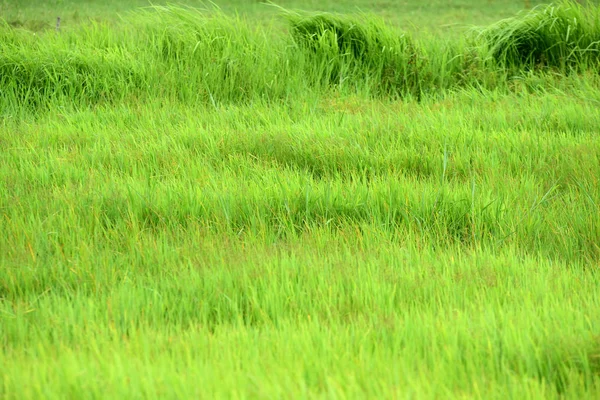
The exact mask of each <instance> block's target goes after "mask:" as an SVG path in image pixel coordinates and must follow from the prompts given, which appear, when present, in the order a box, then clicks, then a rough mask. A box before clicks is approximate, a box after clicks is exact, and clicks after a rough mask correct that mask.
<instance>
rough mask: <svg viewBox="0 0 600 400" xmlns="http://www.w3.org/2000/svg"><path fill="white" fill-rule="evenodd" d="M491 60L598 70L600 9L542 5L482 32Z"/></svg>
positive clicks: (510, 64)
mask: <svg viewBox="0 0 600 400" xmlns="http://www.w3.org/2000/svg"><path fill="white" fill-rule="evenodd" d="M482 37H483V38H484V42H485V44H487V47H488V48H489V50H490V51H491V55H492V57H493V58H494V59H495V60H496V61H497V62H499V63H500V64H501V65H503V66H505V67H508V68H515V67H516V68H527V69H532V68H539V67H552V68H560V69H562V70H565V71H566V70H572V69H575V70H581V69H585V68H597V66H598V63H599V61H600V8H599V7H598V6H594V5H591V4H589V5H587V6H584V5H581V4H579V3H577V2H574V1H571V0H565V1H561V2H559V3H557V4H555V5H549V6H540V7H537V8H535V9H533V10H532V11H530V12H529V13H527V14H525V15H521V16H517V17H514V18H509V19H506V20H502V21H500V22H498V23H497V24H494V25H493V26H491V27H489V28H487V29H485V30H484V31H483V32H482Z"/></svg>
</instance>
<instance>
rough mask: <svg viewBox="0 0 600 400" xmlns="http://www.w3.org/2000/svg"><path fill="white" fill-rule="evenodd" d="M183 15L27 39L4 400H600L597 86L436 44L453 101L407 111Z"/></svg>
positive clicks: (3, 292) (362, 83)
mask: <svg viewBox="0 0 600 400" xmlns="http://www.w3.org/2000/svg"><path fill="white" fill-rule="evenodd" d="M414 4H416V3H414ZM414 4H413V6H414ZM473 4H475V3H473ZM332 7H334V6H332ZM32 9H33V8H32ZM390 9H392V8H390ZM493 10H494V9H493V7H491V6H490V14H491V13H493V12H494V11H493ZM167 11H169V12H173V13H174V14H175V17H176V18H175V17H174V18H175V19H171V20H169V21H175V20H178V21H180V22H181V21H183V22H181V23H180V25H177V26H176V27H174V28H173V27H171V30H168V29H167V30H165V31H163V32H167V33H166V34H165V35H163V36H160V35H159V34H158V33H157V32H159V31H160V30H161V29H164V28H165V27H168V24H165V25H158V22H157V19H156V18H154V17H153V16H152V15H151V14H147V13H146V14H143V15H142V16H139V15H138V16H137V17H134V18H133V19H132V20H130V21H134V22H132V23H136V24H140V25H136V26H138V27H139V26H144V28H143V29H141V30H137V32H138V34H137V35H138V36H135V35H133V34H131V35H129V36H128V35H127V34H126V33H128V32H133V30H132V31H128V30H127V29H129V28H126V27H125V28H123V27H121V28H118V29H115V30H114V31H112V30H110V29H108V28H107V27H106V26H104V25H102V26H95V27H89V26H87V27H81V28H77V29H75V28H74V29H73V31H68V30H67V31H65V32H61V33H59V34H58V35H56V34H55V33H54V32H46V33H39V32H38V34H37V35H36V37H35V38H34V37H32V36H28V35H30V34H29V33H26V32H21V31H19V32H15V31H13V30H11V29H8V28H4V30H2V31H1V32H2V33H1V35H3V36H1V37H2V39H3V42H2V44H0V45H1V46H4V47H3V49H4V50H5V51H4V52H3V53H2V54H1V55H0V57H3V58H1V59H2V60H4V63H3V64H0V67H1V68H4V69H2V71H3V73H4V75H3V76H2V77H0V79H4V80H3V81H2V82H3V83H4V86H2V92H1V93H0V106H1V108H0V397H1V398H7V399H28V398H31V399H38V398H57V399H58V398H77V399H79V398H316V397H321V398H357V399H359V398H419V399H421V398H432V399H434V398H436V399H437V398H482V399H489V398H498V399H505V398H516V399H521V398H562V397H564V398H577V399H587V398H590V399H595V398H598V397H599V396H600V322H599V321H600V276H599V275H598V273H599V272H600V271H599V263H600V210H599V204H600V181H599V180H600V140H599V138H598V132H599V129H598V128H599V127H600V112H599V111H598V105H599V103H600V94H599V93H600V91H599V90H598V89H599V86H600V78H599V76H598V73H597V69H595V68H596V65H595V64H594V63H593V62H592V61H589V60H587V61H585V63H581V64H578V65H576V67H581V68H574V67H573V68H571V67H569V66H567V65H540V64H539V63H530V62H525V63H523V64H518V63H517V64H516V65H515V64H511V65H507V64H506V63H504V61H506V60H503V59H499V60H498V59H494V58H493V57H492V55H493V52H489V50H490V49H489V48H488V47H487V43H486V42H477V41H476V40H481V37H479V39H472V40H474V42H470V41H466V40H465V41H462V40H458V39H453V40H450V41H448V42H443V41H441V39H439V38H438V39H434V38H433V37H431V36H428V35H425V36H419V35H413V37H412V38H411V39H410V40H411V41H412V42H411V43H413V45H414V49H415V51H416V52H419V54H421V55H422V56H423V57H422V58H421V60H422V63H423V64H422V65H425V66H427V68H428V69H429V71H430V72H431V77H430V78H428V79H429V80H428V81H425V78H423V77H422V76H421V78H419V77H414V78H412V79H413V80H412V81H411V82H413V83H415V86H414V87H411V90H410V91H397V92H390V91H389V90H388V89H389V88H388V89H386V90H379V89H381V87H382V86H381V81H380V80H376V79H374V78H381V77H382V76H383V75H377V74H378V73H379V72H378V70H377V68H375V69H373V68H374V67H373V65H374V63H375V64H377V62H379V61H377V60H379V59H378V58H376V61H374V62H373V61H369V60H367V61H364V59H363V58H361V57H363V56H364V54H366V53H365V52H364V51H361V52H359V56H356V57H354V58H350V59H338V61H339V62H340V64H338V66H340V65H341V71H346V72H348V71H350V72H352V73H353V74H354V75H351V76H352V79H351V82H350V84H348V85H342V84H340V81H339V80H337V81H331V80H327V79H325V81H323V77H330V76H331V75H327V74H324V72H323V71H326V69H324V68H323V67H322V66H317V67H315V68H314V69H312V70H311V68H310V65H311V62H315V60H317V61H318V60H319V59H318V58H315V57H316V56H315V53H311V51H312V50H310V49H309V48H310V46H308V47H303V44H302V43H300V44H298V43H297V42H296V41H295V40H297V39H294V37H293V35H291V34H289V35H288V34H286V33H282V32H280V31H278V30H270V29H268V28H264V27H260V28H256V29H253V28H252V27H249V26H248V25H247V24H246V23H244V22H241V21H236V20H232V19H229V17H226V16H222V15H221V16H218V17H215V18H216V19H203V18H205V17H202V16H200V17H199V16H198V15H197V14H193V13H192V14H188V13H187V11H185V10H181V9H168V10H167ZM168 15H172V14H168ZM427 15H430V14H428V13H423V14H422V15H421V18H426V17H427ZM177 18H179V19H177ZM186 18H187V19H186ZM336 18H338V17H336ZM339 18H347V19H344V21H356V19H353V18H355V17H339ZM361 18H362V17H361ZM185 21H187V24H188V25H186V22H185ZM189 21H192V22H193V23H194V24H196V25H194V26H198V25H197V24H198V23H200V24H201V26H203V27H204V29H205V30H204V31H202V32H204V33H207V34H213V35H214V36H213V39H214V37H222V36H223V33H225V35H226V37H227V40H226V41H222V42H221V44H220V45H219V46H220V47H219V46H216V47H211V45H210V43H211V42H210V40H205V41H201V40H198V41H197V42H198V43H200V44H199V46H200V47H201V48H202V50H203V52H202V53H201V54H200V55H197V56H196V55H194V54H195V53H194V51H193V50H194V49H193V46H191V48H190V45H189V44H190V43H191V40H192V39H193V37H194V35H196V34H197V32H198V31H196V30H194V29H191V28H190V25H189V24H190V23H189ZM198 21H200V22H198ZM360 21H362V22H364V21H365V20H359V23H362V22H360ZM372 21H375V20H373V19H367V20H366V23H367V24H368V23H371V22H372ZM202 24H204V25H202ZM116 26H120V25H118V24H117V25H116ZM152 26H154V28H153V27H152ZM240 26H241V27H245V29H246V30H243V29H242V30H240V29H237V28H238V27H240ZM377 27H379V28H381V29H382V30H384V31H385V32H396V31H395V30H394V29H395V28H389V29H391V31H387V30H386V29H388V28H385V27H383V25H377ZM379 28H377V29H379ZM496 29H497V28H496ZM40 35H41V37H40ZM227 35H229V36H227ZM165 38H167V39H165ZM175 39H178V40H175ZM152 40H158V41H157V42H153V41H152ZM160 40H162V41H160ZM324 40H330V39H324ZM388 40H392V41H394V40H396V39H394V38H393V37H392V38H391V39H389V38H388ZM136 41H138V43H141V44H145V47H143V48H140V49H139V50H136V49H135V46H134V45H135V43H136ZM165 41H168V42H165ZM367 41H368V40H367ZM165 43H169V44H171V45H173V46H172V47H166V50H167V51H166V53H165V52H157V49H163V50H165V47H164V46H162V47H161V46H159V44H162V45H164V44H165ZM294 43H296V45H297V46H298V47H296V48H294V49H297V50H299V51H300V53H294V52H293V51H290V50H286V46H293V45H294ZM269 44H271V47H269ZM326 44H327V43H326ZM330 44H331V42H329V45H330ZM327 49H330V50H332V48H331V47H328V48H327ZM340 49H343V47H340V48H338V49H337V50H336V49H335V48H333V50H332V51H333V52H334V53H335V52H338V51H339V50H340ZM251 50H254V51H256V53H252V52H251ZM269 50H271V51H269ZM317 50H318V51H323V48H319V49H317ZM442 50H443V51H445V52H446V53H443V52H441V51H442ZM436 51H439V52H438V53H436ZM549 51H551V50H549ZM273 53H275V54H273ZM252 54H256V55H258V56H261V57H266V59H262V60H261V59H257V58H256V57H253V56H252ZM317 54H318V52H317ZM327 54H329V55H331V53H327ZM395 54H396V55H395V56H394V57H396V56H398V54H400V56H398V57H400V59H401V56H402V54H404V53H395ZM451 54H453V55H457V54H459V55H461V54H462V55H465V54H467V55H469V54H470V56H469V57H472V58H470V60H471V61H469V62H465V63H463V62H462V61H461V62H460V63H456V64H452V63H453V62H454V61H451V60H452V57H449V55H451ZM488 55H489V58H488ZM219 56H220V57H222V58H219V59H218V60H217V61H214V62H212V63H208V62H204V63H203V61H205V60H204V58H203V57H219ZM194 57H197V58H194ZM286 57H288V58H286ZM294 57H295V58H294ZM327 57H329V56H327ZM327 57H324V58H322V59H321V60H323V59H327ZM344 57H345V56H344ZM231 59H235V60H237V62H238V64H236V66H235V68H237V69H235V71H237V72H238V75H233V78H232V81H233V82H234V85H230V84H228V83H227V82H225V83H223V82H224V81H223V80H221V78H220V77H222V76H221V75H218V74H219V73H221V72H222V70H221V69H220V68H222V67H223V65H227V63H226V62H221V61H222V60H227V61H230V60H231ZM7 60H8V62H7ZM61 60H62V61H61ZM273 60H276V61H277V60H278V61H277V62H280V63H281V64H271V62H272V61H273ZM286 60H287V62H288V64H291V66H290V67H288V69H287V70H284V71H283V72H282V71H279V70H278V68H279V67H280V66H284V65H286ZM385 60H387V59H385ZM392 60H395V61H394V62H397V60H398V59H397V58H393V57H392ZM146 61H153V64H151V65H146V64H145V62H146ZM11 62H12V64H11ZM386 62H387V61H386ZM19 63H20V64H19ZM15 65H20V66H21V67H22V69H20V70H17V69H14V68H13V69H11V68H10V66H12V67H14V66H15ZM377 65H379V64H377ZM469 65H470V66H471V68H472V69H471V70H470V72H469V73H468V74H466V73H465V71H466V70H467V69H466V68H467V67H469ZM23 66H25V67H23ZM448 66H450V67H448ZM186 68H191V69H192V70H191V71H192V72H190V73H189V75H181V72H182V71H185V69H186ZM194 68H196V69H194ZM344 68H347V69H346V70H344ZM131 70H133V71H134V72H135V73H137V74H138V75H136V76H137V77H138V78H139V79H138V78H135V79H133V78H131V76H132V75H129V71H131ZM197 70H200V72H198V71H197ZM15 71H17V72H15ZM32 71H33V72H32ZM240 71H241V72H240ZM278 71H279V72H280V73H281V77H282V78H281V79H280V80H279V81H277V82H274V83H271V86H269V85H268V83H269V82H271V81H269V80H268V79H267V78H268V77H269V76H272V75H273V74H275V73H277V72H278ZM339 71H340V70H339V69H338V72H339ZM365 71H366V72H365ZM206 72H209V73H210V74H213V75H216V76H218V78H214V77H213V75H211V77H209V78H204V79H203V78H202V73H206ZM242 72H243V73H242ZM250 72H254V75H253V76H252V77H250V76H249V73H250ZM446 72H447V73H448V77H447V78H440V73H442V74H444V73H446ZM169 73H170V74H171V75H169ZM178 73H179V74H180V75H177V74H178ZM28 74H29V75H28ZM161 74H162V75H161ZM134 75H135V74H134ZM24 76H25V77H30V78H31V77H33V78H35V79H39V80H37V81H33V80H26V79H23V77H24ZM228 76H229V77H231V76H232V75H228ZM461 76H462V78H461ZM465 77H466V78H465ZM317 78H318V79H317ZM127 79H132V80H130V81H128V80H127ZM186 82H187V88H186V85H185V83H186ZM229 82H231V81H229ZM444 82H447V83H446V84H444ZM11 85H12V86H11ZM136 85H137V86H136ZM202 85H205V86H202ZM236 85H245V86H244V91H242V94H240V92H239V91H238V86H236ZM202 87H204V88H208V90H206V89H205V90H204V91H201V90H200V88H202ZM184 89H185V90H187V91H186V92H185V93H184V94H183V95H182V96H177V90H184ZM94 90H95V91H94Z"/></svg>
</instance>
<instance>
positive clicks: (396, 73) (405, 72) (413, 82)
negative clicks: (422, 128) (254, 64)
mask: <svg viewBox="0 0 600 400" xmlns="http://www.w3.org/2000/svg"><path fill="white" fill-rule="evenodd" d="M288 18H289V21H290V24H291V31H292V36H293V38H294V41H295V42H296V44H297V45H298V47H299V48H300V49H301V50H302V51H303V52H305V54H307V56H308V58H309V59H310V66H311V67H310V68H311V71H312V72H313V73H315V74H316V77H318V78H319V80H320V82H321V83H324V84H326V85H337V86H344V85H346V86H347V85H352V84H356V83H357V82H360V83H362V84H367V85H369V86H370V89H371V90H374V91H375V92H380V93H381V92H383V93H396V94H419V93H420V91H421V86H422V83H423V82H422V79H423V76H422V73H421V72H422V70H423V67H424V61H425V60H424V58H423V57H422V56H421V54H420V53H419V50H418V48H417V46H416V45H415V44H414V42H413V40H412V39H411V38H410V37H409V36H408V35H406V34H404V33H401V32H395V31H393V30H392V29H390V28H388V27H386V26H385V24H384V23H383V22H382V21H380V20H378V19H377V18H375V17H372V16H366V15H361V16H355V17H353V16H338V15H333V14H316V15H300V14H289V15H288Z"/></svg>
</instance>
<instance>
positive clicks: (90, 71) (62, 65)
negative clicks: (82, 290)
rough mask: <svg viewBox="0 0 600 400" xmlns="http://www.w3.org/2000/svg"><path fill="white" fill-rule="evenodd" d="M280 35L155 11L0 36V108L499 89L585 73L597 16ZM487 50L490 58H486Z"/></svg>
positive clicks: (332, 22) (4, 30) (319, 18)
mask: <svg viewBox="0 0 600 400" xmlns="http://www.w3.org/2000/svg"><path fill="white" fill-rule="evenodd" d="M286 15H287V18H288V19H289V20H290V24H291V28H290V33H289V34H286V33H282V32H280V31H278V30H275V29H271V28H268V27H262V26H261V27H251V26H250V24H249V23H248V22H247V21H244V20H242V19H239V18H234V17H229V16H226V15H224V14H222V13H220V12H216V11H214V10H204V11H198V10H193V9H182V8H174V7H154V8H153V9H151V10H150V11H144V12H138V13H135V14H133V15H131V16H129V17H128V18H127V23H126V24H121V25H120V26H118V27H115V26H112V25H111V26H107V25H102V24H95V25H92V26H83V27H79V28H76V29H74V30H70V31H66V32H64V33H61V34H56V33H54V32H46V33H44V34H40V35H37V36H33V35H32V34H28V33H26V32H18V31H16V30H14V29H12V28H10V27H7V26H6V25H4V26H3V27H0V31H1V33H0V35H2V38H3V40H2V42H1V43H0V84H1V85H2V88H3V90H2V97H1V98H0V107H1V108H2V110H3V111H4V112H7V110H13V111H15V112H16V110H19V109H20V110H24V109H29V110H36V109H39V108H40V107H41V108H44V107H47V106H49V104H53V103H54V102H59V103H62V104H63V105H64V104H65V103H67V104H69V105H73V104H74V105H76V106H80V107H81V106H82V107H85V106H87V105H93V104H99V103H102V102H105V101H108V102H113V103H114V102H122V101H124V100H125V99H130V98H134V99H135V98H140V97H141V98H156V97H165V98H169V99H177V100H179V101H182V102H184V103H188V104H190V103H195V102H202V103H207V104H213V105H216V104H218V103H232V102H233V103H240V102H248V101H251V100H253V99H259V100H260V99H263V100H267V101H270V100H274V101H275V100H285V99H290V98H296V97H298V96H304V97H306V96H312V95H315V94H317V93H319V92H323V91H331V90H337V91H342V92H348V93H368V94H370V95H374V96H392V97H407V96H410V97H415V98H420V97H422V95H424V94H429V95H432V94H436V93H437V94H440V93H441V92H443V91H444V90H448V89H458V88H468V87H480V88H481V87H483V88H488V89H493V88H495V87H496V88H506V85H507V79H506V76H507V72H506V71H504V70H503V68H504V67H503V66H514V65H519V66H531V65H547V66H554V67H562V68H564V67H566V66H569V67H573V66H575V65H577V66H578V68H579V69H580V70H582V71H583V70H586V69H595V68H596V67H597V60H598V54H599V53H598V48H597V47H598V43H599V42H598V32H599V30H598V29H599V28H598V26H599V25H598V15H600V13H598V9H597V7H590V8H589V9H588V8H586V9H584V8H582V7H581V6H577V5H575V4H571V3H561V4H560V5H558V6H553V7H548V8H544V9H536V10H535V11H533V12H532V13H530V14H527V15H525V16H522V17H518V18H516V19H513V20H510V21H503V22H501V23H500V24H498V25H497V26H494V27H491V28H489V29H487V30H486V31H485V32H484V34H483V35H482V36H481V37H483V38H485V41H484V42H483V43H482V44H477V43H476V42H473V41H471V42H462V43H461V42H457V41H455V42H447V43H444V42H441V41H440V40H439V39H432V38H430V39H429V40H424V39H421V40H419V41H416V40H414V39H411V38H410V37H409V36H408V35H407V34H405V33H402V32H398V31H396V30H394V29H392V28H389V27H386V26H385V24H384V23H383V22H382V21H380V20H377V19H376V18H374V17H368V16H362V17H348V16H336V15H330V14H317V15H312V16H311V15H302V14H294V13H287V14H286ZM488 48H489V49H491V54H492V56H493V57H492V59H494V60H496V61H497V63H494V62H492V61H490V60H489V59H488V58H487V55H486V54H488V53H487V51H488V50H487V49H488Z"/></svg>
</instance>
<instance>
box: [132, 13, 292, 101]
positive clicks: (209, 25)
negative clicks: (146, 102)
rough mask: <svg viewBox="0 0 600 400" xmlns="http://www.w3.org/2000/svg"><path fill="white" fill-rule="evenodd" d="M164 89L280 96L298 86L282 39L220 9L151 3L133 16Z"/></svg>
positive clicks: (199, 94)
mask: <svg viewBox="0 0 600 400" xmlns="http://www.w3.org/2000/svg"><path fill="white" fill-rule="evenodd" d="M134 21H135V22H134V25H136V27H137V31H138V32H141V36H142V37H140V38H139V41H140V42H142V43H146V44H147V45H148V51H150V52H151V57H152V58H153V59H154V61H155V63H156V65H157V66H158V71H156V72H157V74H158V75H160V76H161V77H162V80H161V86H162V88H161V89H162V90H163V91H167V92H169V93H170V94H172V95H174V96H176V97H177V98H179V99H184V100H188V101H194V102H195V101H204V102H213V103H214V102H240V101H245V100H248V99H250V98H261V99H276V98H282V97H285V96H287V95H289V94H290V92H293V91H295V90H298V89H299V88H301V86H302V85H301V83H300V82H298V80H297V79H295V78H294V76H293V75H294V74H295V72H294V70H293V66H294V65H295V64H297V63H295V62H291V61H293V60H292V58H293V54H292V55H290V54H288V53H287V51H286V49H287V43H286V38H285V37H282V36H281V35H275V34H273V33H272V31H271V30H270V29H269V27H262V28H255V27H252V26H251V25H250V24H249V23H248V22H246V21H244V20H242V19H240V18H238V17H230V16H226V15H224V14H223V13H222V12H221V11H220V10H214V9H211V10H198V9H192V8H176V7H153V8H152V9H150V10H149V11H143V12H140V13H138V14H137V15H136V16H135V18H134Z"/></svg>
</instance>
